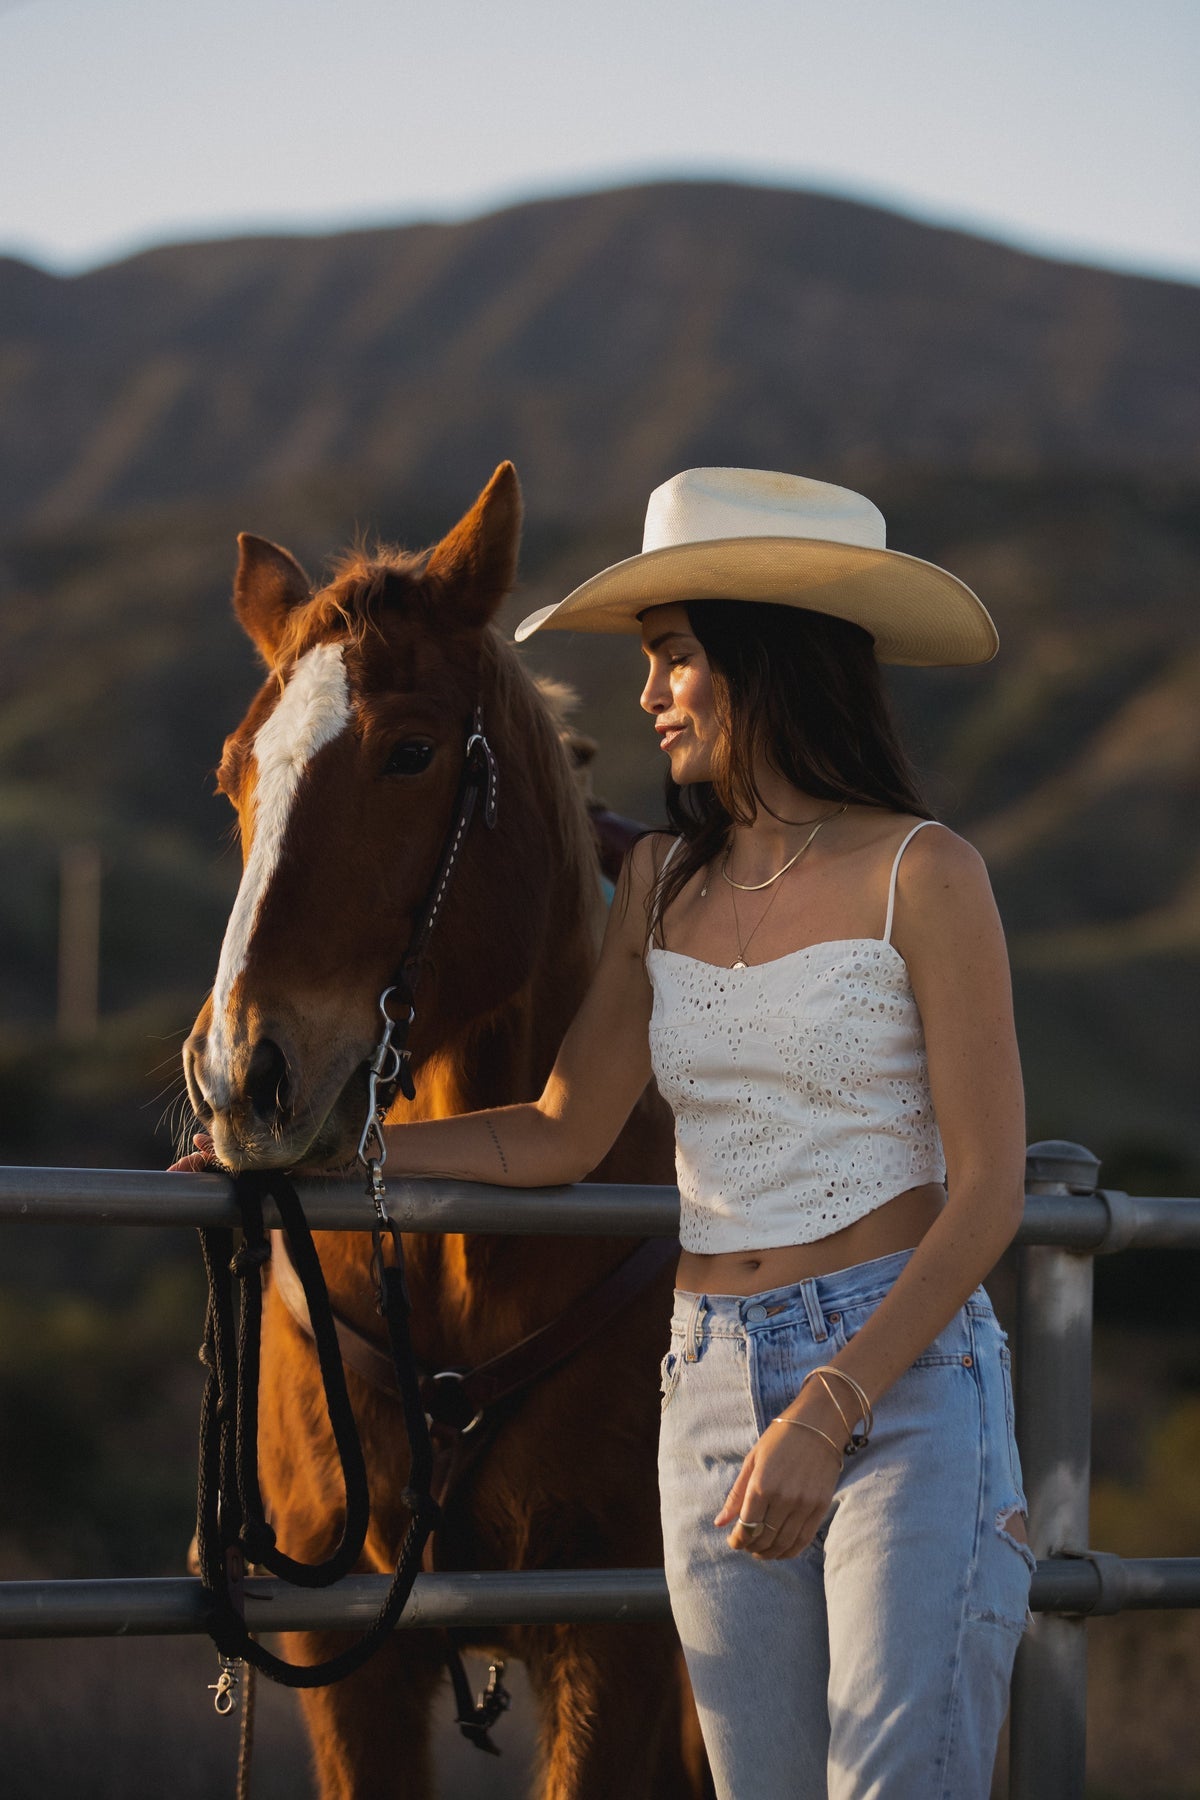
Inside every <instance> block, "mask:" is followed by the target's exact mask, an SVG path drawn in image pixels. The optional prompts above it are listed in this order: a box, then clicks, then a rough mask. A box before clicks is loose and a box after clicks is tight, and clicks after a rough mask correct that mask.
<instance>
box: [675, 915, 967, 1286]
mask: <svg viewBox="0 0 1200 1800" xmlns="http://www.w3.org/2000/svg"><path fill="white" fill-rule="evenodd" d="M889 923H890V920H889ZM646 967H647V971H648V973H649V976H650V980H651V983H652V985H653V988H654V1005H653V1010H652V1013H651V1018H650V1054H651V1061H652V1063H653V1067H654V1074H655V1078H656V1080H657V1082H658V1086H659V1088H660V1090H661V1092H662V1093H663V1095H664V1097H665V1098H666V1099H667V1101H668V1102H669V1103H670V1105H671V1107H672V1109H673V1110H674V1114H675V1167H676V1174H677V1177H678V1181H679V1193H680V1200H681V1208H680V1232H679V1237H680V1242H681V1244H682V1245H683V1248H684V1249H685V1250H692V1251H699V1252H708V1253H712V1252H718V1251H726V1250H748V1249H767V1248H770V1247H773V1246H776V1245H780V1244H803V1243H811V1242H813V1241H814V1240H815V1239H817V1238H823V1237H827V1236H828V1235H829V1234H830V1233H831V1232H834V1231H839V1230H841V1228H842V1227H843V1226H845V1225H849V1224H851V1223H852V1222H853V1221H854V1220H855V1219H859V1218H863V1217H865V1215H866V1214H867V1213H869V1212H873V1211H874V1209H875V1208H876V1207H877V1206H882V1205H883V1204H884V1203H885V1201H887V1200H890V1199H892V1198H894V1196H895V1195H897V1194H900V1193H903V1192H904V1190H905V1189H906V1188H910V1187H916V1186H917V1185H919V1184H920V1183H922V1182H926V1181H941V1180H943V1179H944V1178H945V1173H946V1165H945V1159H944V1157H943V1154H942V1143H941V1138H940V1135H939V1133H938V1128H937V1123H936V1120H935V1119H934V1116H933V1106H932V1103H931V1101H930V1097H929V1076H928V1069H927V1065H926V1058H925V1037H924V1032H923V1031H922V1028H921V1018H920V1014H919V1012H918V1011H917V1004H916V1000H915V999H914V997H913V992H912V987H911V985H910V983H909V979H908V969H907V966H906V965H905V962H904V958H903V957H902V956H901V955H900V952H899V951H898V950H897V949H896V948H895V946H894V945H892V944H891V943H888V942H886V941H885V940H884V939H882V938H848V939H844V940H840V941H837V942H833V943H824V944H812V945H810V946H809V947H808V948H807V949H805V950H798V951H795V952H793V953H792V954H791V955H790V956H783V957H777V958H775V959H774V960H773V961H771V962H766V963H759V964H756V965H752V966H751V967H750V968H746V969H725V968H719V967H717V966H715V965H714V964H711V963H705V962H698V961H697V960H696V959H695V958H693V957H689V956H684V955H681V954H679V953H678V952H675V951H670V950H662V949H659V948H657V947H656V946H651V947H650V949H649V950H648V951H647V953H646Z"/></svg>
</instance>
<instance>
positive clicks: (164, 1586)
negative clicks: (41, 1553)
mask: <svg viewBox="0 0 1200 1800" xmlns="http://www.w3.org/2000/svg"><path fill="white" fill-rule="evenodd" d="M389 1585H390V1578H389V1577H388V1576H386V1575H349V1576H347V1577H346V1579H345V1580H344V1581H340V1582H338V1583H337V1585H336V1587H331V1588H322V1589H319V1590H316V1591H306V1590H304V1589H302V1588H292V1587H288V1586H286V1585H285V1584H283V1583H282V1582H278V1581H273V1580H266V1579H262V1580H260V1579H257V1578H251V1579H250V1580H248V1581H247V1582H246V1622H247V1624H248V1625H249V1626H250V1627H251V1629H252V1630H253V1631H256V1632H257V1631H303V1630H319V1629H322V1628H331V1629H337V1630H347V1631H354V1630H358V1631H362V1630H365V1629H366V1627H367V1626H368V1625H369V1624H370V1623H371V1621H372V1620H373V1619H374V1618H375V1616H376V1614H377V1613H378V1611H379V1608H380V1605H381V1603H382V1601H383V1597H384V1595H385V1593H386V1592H387V1589H388V1587H389ZM669 1611H670V1608H669V1606H668V1603H667V1587H666V1581H665V1578H664V1576H663V1572H662V1570H661V1569H561V1570H560V1569H550V1570H546V1569H538V1570H529V1571H524V1570H522V1571H518V1572H515V1573H514V1572H511V1571H507V1570H505V1571H492V1570H488V1571H485V1572H470V1573H466V1574H453V1575H418V1576H417V1579H416V1583H415V1585H414V1587H413V1591H412V1595H411V1596H410V1598H409V1602H408V1605H407V1606H406V1607H405V1609H404V1612H403V1614H402V1615H401V1618H400V1628H401V1629H409V1630H413V1629H419V1628H420V1627H422V1626H430V1625H466V1624H471V1625H525V1624H561V1623H562V1622H564V1621H565V1620H568V1619H571V1620H597V1619H604V1620H616V1621H626V1622H635V1621H637V1620H639V1619H662V1618H666V1617H667V1616H668V1613H669ZM205 1612H206V1609H205V1604H204V1590H203V1589H202V1587H201V1585H200V1583H199V1582H198V1581H196V1580H194V1579H192V1578H190V1577H188V1576H171V1577H165V1578H161V1579H158V1580H150V1581H145V1580H143V1581H136V1580H127V1581H7V1582H0V1638H49V1637H177V1636H189V1635H196V1634H199V1633H202V1632H203V1631H204V1629H205Z"/></svg>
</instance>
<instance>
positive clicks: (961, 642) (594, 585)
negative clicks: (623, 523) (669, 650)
mask: <svg viewBox="0 0 1200 1800" xmlns="http://www.w3.org/2000/svg"><path fill="white" fill-rule="evenodd" d="M687 600H765V601H769V602H774V603H775V604H776V605H781V606H799V607H802V608H804V609H805V610H806V611H808V612H823V613H832V614H833V616H834V617H835V618H838V619H849V620H850V621H851V622H852V623H853V624H855V625H861V626H862V627H863V628H864V630H866V631H869V632H870V633H871V636H872V637H873V638H874V640H875V654H876V657H877V658H878V660H879V661H880V662H885V663H906V664H910V665H912V666H915V667H934V666H949V665H955V664H966V663H981V662H989V661H990V660H991V658H992V657H993V656H995V654H996V651H997V650H998V649H999V647H1000V639H999V636H998V635H997V632H996V627H995V625H994V624H993V623H992V620H991V617H990V615H989V613H988V611H987V608H986V607H985V606H984V604H983V602H982V601H981V600H980V599H979V598H978V596H977V595H975V594H973V593H972V592H971V589H970V588H969V587H967V585H966V583H965V582H962V581H959V579H958V577H957V576H955V575H951V574H950V573H949V572H948V571H947V570H946V569H939V568H938V566H937V564H936V563H930V562H924V561H922V559H921V558H920V557H918V556H906V555H905V553H904V552H903V551H901V550H877V549H870V548H866V547H864V546H860V545H857V544H839V543H832V542H830V541H829V540H828V539H825V538H796V537H738V538H714V539H711V540H709V541H706V542H702V543H693V544H667V545H664V546H663V548H662V549H659V550H647V551H644V552H643V553H642V554H641V555H640V556H629V557H626V558H625V560H624V561H623V562H619V563H613V564H612V565H611V567H610V568H607V569H602V570H601V571H600V573H599V574H598V575H593V576H592V577H591V579H590V580H589V581H585V582H584V583H583V585H582V586H581V587H577V588H575V589H574V591H573V592H572V593H570V594H568V595H567V597H566V599H565V600H559V601H557V602H556V603H555V604H554V605H553V606H543V607H541V608H540V609H539V610H538V611H537V612H533V613H530V614H529V615H528V617H527V618H524V619H522V620H521V623H520V624H519V625H518V626H517V629H516V632H515V633H514V636H515V638H516V641H517V642H518V643H523V642H524V640H525V639H526V638H528V637H531V636H532V635H533V633H534V632H535V631H546V630H549V631H604V632H636V631H639V630H640V629H641V627H640V625H639V623H638V617H637V615H638V614H639V613H640V612H643V611H644V610H645V608H646V607H648V606H669V605H672V604H675V603H679V602H683V601H687Z"/></svg>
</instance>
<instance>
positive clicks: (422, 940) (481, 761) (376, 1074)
mask: <svg viewBox="0 0 1200 1800" xmlns="http://www.w3.org/2000/svg"><path fill="white" fill-rule="evenodd" d="M496 785H497V769H496V758H495V754H494V752H493V750H492V747H491V745H490V744H489V743H488V741H487V738H486V736H485V735H484V730H483V717H482V713H481V710H480V708H479V707H478V706H476V708H475V712H474V716H473V718H472V722H471V729H470V731H469V732H468V734H467V742H466V748H465V751H464V756H463V770H462V775H461V777H460V778H459V783H458V793H457V795H456V797H455V805H454V812H453V815H452V819H451V824H450V829H449V830H448V831H447V833H446V836H445V838H444V840H443V843H442V853H441V856H440V857H439V858H438V863H437V868H436V870H435V872H434V877H433V881H432V882H431V884H430V888H429V894H428V898H427V899H426V902H425V906H424V909H423V911H422V913H421V914H420V918H419V921H418V924H417V927H416V929H415V930H414V932H413V935H412V937H411V939H410V940H409V945H408V949H407V950H406V951H405V952H404V955H403V957H402V958H401V960H400V963H399V965H398V967H397V969H396V972H395V974H394V975H393V976H392V979H391V981H390V982H389V983H388V985H387V986H386V987H385V988H384V990H383V992H382V993H381V994H380V996H379V1016H380V1018H381V1019H382V1020H383V1029H382V1030H381V1032H380V1034H379V1042H378V1043H377V1044H376V1046H375V1050H374V1053H373V1054H372V1056H371V1058H370V1060H369V1062H367V1063H366V1064H365V1067H366V1071H367V1116H366V1120H365V1122H364V1124H363V1128H362V1135H361V1137H360V1138H359V1140H358V1160H359V1162H360V1163H361V1164H362V1167H363V1168H364V1169H365V1170H366V1172H367V1193H368V1195H369V1196H370V1198H371V1200H372V1202H373V1204H374V1206H375V1210H376V1213H377V1214H378V1215H380V1218H379V1222H380V1224H385V1223H387V1215H386V1210H384V1211H383V1212H382V1213H381V1208H383V1203H384V1197H383V1173H382V1171H383V1165H384V1163H385V1162H386V1161H387V1144H386V1143H385V1142H384V1137H383V1121H384V1119H385V1118H386V1117H387V1114H388V1109H389V1107H390V1106H391V1104H392V1101H393V1100H394V1099H395V1097H396V1092H397V1089H398V1090H399V1091H400V1093H402V1094H403V1095H404V1097H405V1099H406V1100H415V1099H416V1097H417V1090H416V1086H415V1084H414V1082H413V1077H412V1052H411V1050H410V1049H409V1047H408V1038H409V1033H410V1032H411V1031H412V1027H413V1022H414V1020H415V1019H416V1016H417V1014H416V988H417V982H418V980H419V979H420V974H421V964H422V962H423V960H424V956H425V952H426V950H427V948H428V946H429V940H430V938H431V937H432V936H433V928H434V926H435V925H436V924H437V921H438V915H439V913H440V912H441V910H442V903H443V901H444V900H445V898H446V890H447V888H448V887H449V886H450V878H451V876H452V875H453V873H454V869H455V865H456V863H457V862H458V854H459V851H460V850H461V849H462V845H463V840H464V838H465V837H466V835H467V829H468V827H469V826H470V823H471V820H472V819H473V818H474V816H475V808H476V807H477V805H478V804H479V797H480V794H481V793H482V795H483V818H484V823H485V824H486V825H487V827H488V829H489V830H491V829H492V828H493V827H494V826H495V823H496ZM393 1000H395V1001H396V1003H397V1004H398V1006H399V1008H400V1015H399V1017H398V1018H393V1016H392V1014H391V1012H390V1011H389V1005H390V1004H391V1003H392V1002H393ZM372 1146H373V1149H372Z"/></svg>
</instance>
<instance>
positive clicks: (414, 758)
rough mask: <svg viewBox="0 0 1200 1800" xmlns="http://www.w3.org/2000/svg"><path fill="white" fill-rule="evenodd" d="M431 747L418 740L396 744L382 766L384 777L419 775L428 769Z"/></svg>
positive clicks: (408, 739) (412, 739)
mask: <svg viewBox="0 0 1200 1800" xmlns="http://www.w3.org/2000/svg"><path fill="white" fill-rule="evenodd" d="M432 755H433V745H432V744H426V743H424V742H423V741H422V740H421V739H419V738H406V739H405V741H404V743H402V744H397V745H396V746H395V747H394V748H393V750H392V753H391V755H390V756H389V757H388V759H387V761H386V762H385V763H384V765H383V772H384V774H385V775H421V774H423V773H424V772H425V770H426V769H427V768H428V767H429V760H430V758H431V757H432Z"/></svg>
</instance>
